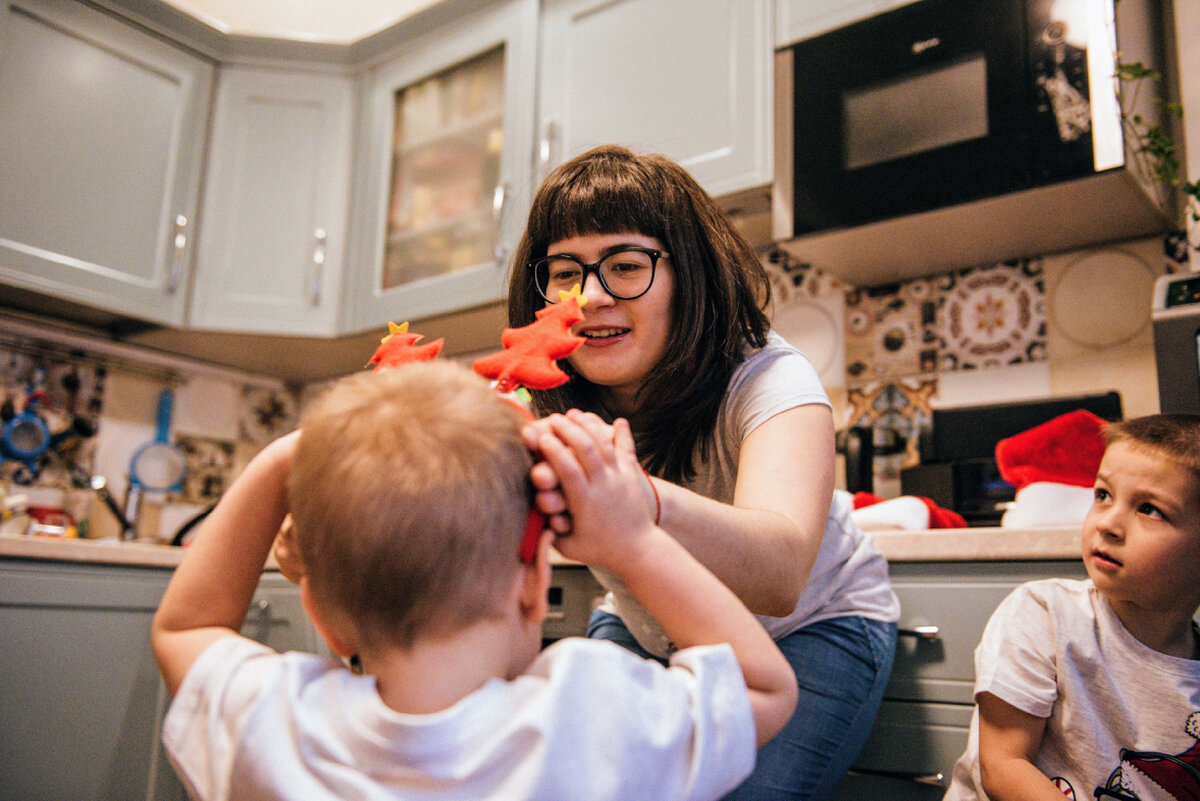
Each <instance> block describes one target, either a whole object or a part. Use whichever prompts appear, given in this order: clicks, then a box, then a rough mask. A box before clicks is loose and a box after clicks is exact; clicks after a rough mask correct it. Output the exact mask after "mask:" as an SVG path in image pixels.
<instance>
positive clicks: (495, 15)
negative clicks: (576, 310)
mask: <svg viewBox="0 0 1200 801" xmlns="http://www.w3.org/2000/svg"><path fill="white" fill-rule="evenodd" d="M537 25H538V7H537V2H536V0H500V1H499V2H492V3H489V4H486V5H484V6H483V7H481V8H476V9H475V10H474V11H472V12H471V13H468V14H466V15H465V16H463V17H461V18H460V19H457V20H454V21H453V22H452V23H449V22H448V23H446V24H443V25H441V26H439V27H438V28H436V29H434V30H431V31H428V32H426V33H424V34H423V35H421V36H418V37H416V38H414V39H413V40H411V41H409V42H406V43H405V44H404V46H403V48H402V49H401V51H400V52H397V53H395V54H394V55H392V56H391V57H390V58H385V59H382V60H381V61H379V63H377V64H374V65H372V66H371V68H370V69H369V71H368V73H367V76H366V79H365V80H366V83H365V90H364V97H363V111H362V115H361V130H360V133H359V144H358V152H359V154H360V156H361V157H360V159H359V162H358V164H357V170H356V173H355V184H354V185H355V190H354V194H355V201H356V204H355V206H354V210H353V212H352V216H353V218H354V220H355V228H354V235H353V236H352V238H351V249H350V256H349V258H350V261H351V263H352V265H353V268H352V274H351V275H350V276H348V280H349V286H348V290H347V291H348V293H349V295H348V298H347V306H346V308H347V320H348V321H349V324H348V326H347V328H349V329H358V330H364V329H367V328H372V327H377V326H381V325H384V324H385V323H387V322H388V321H390V320H392V321H396V322H400V321H403V320H419V319H422V318H425V317H430V316H433V315H438V314H442V313H445V312H449V311H455V310H460V309H467V308H471V307H474V306H481V305H484V304H487V303H493V302H495V301H497V300H499V299H500V298H502V297H503V296H504V294H505V291H506V287H505V282H504V279H505V273H506V268H507V255H508V253H510V252H511V250H512V247H513V244H514V243H515V242H516V239H517V237H518V236H519V235H520V232H521V230H522V228H523V226H524V223H525V215H526V212H527V209H528V202H529V191H530V187H531V184H532V177H531V159H532V155H531V154H532V147H533V123H534V111H533V103H534V84H535V81H536V75H537V72H536V69H537Z"/></svg>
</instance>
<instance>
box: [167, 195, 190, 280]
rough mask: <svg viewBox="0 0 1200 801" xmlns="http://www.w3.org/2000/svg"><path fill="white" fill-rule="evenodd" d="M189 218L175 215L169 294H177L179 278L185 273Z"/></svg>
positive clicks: (168, 278) (168, 276) (168, 274)
mask: <svg viewBox="0 0 1200 801" xmlns="http://www.w3.org/2000/svg"><path fill="white" fill-rule="evenodd" d="M187 224H188V218H187V217H186V216H184V215H182V214H176V215H175V230H174V233H173V234H172V236H171V246H172V256H171V269H170V270H168V271H167V285H166V289H167V294H168V295H173V294H175V290H176V289H178V288H179V278H180V276H182V275H183V254H184V252H185V251H186V250H187V243H188V238H187Z"/></svg>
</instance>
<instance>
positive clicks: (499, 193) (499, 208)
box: [492, 181, 508, 262]
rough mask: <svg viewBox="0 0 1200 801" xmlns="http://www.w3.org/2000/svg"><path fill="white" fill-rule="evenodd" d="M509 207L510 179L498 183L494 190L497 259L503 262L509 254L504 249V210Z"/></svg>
mask: <svg viewBox="0 0 1200 801" xmlns="http://www.w3.org/2000/svg"><path fill="white" fill-rule="evenodd" d="M507 208H508V181H501V182H500V183H498V184H496V188H495V190H493V192H492V225H494V226H495V228H496V250H495V256H496V261H498V262H503V261H504V259H505V257H506V256H507V255H508V254H507V252H506V251H505V249H504V211H505V209H507Z"/></svg>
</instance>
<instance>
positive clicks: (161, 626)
mask: <svg viewBox="0 0 1200 801" xmlns="http://www.w3.org/2000/svg"><path fill="white" fill-rule="evenodd" d="M297 436H298V433H292V434H288V435H287V436H284V437H281V438H280V439H277V440H275V441H274V442H272V443H271V444H270V445H268V446H267V447H266V448H264V449H263V450H262V451H261V452H260V453H259V454H258V455H257V456H255V457H254V459H253V460H251V462H250V464H249V465H248V466H247V467H246V469H245V470H244V471H243V472H242V474H241V475H240V476H238V478H237V480H236V481H235V482H234V483H233V486H231V487H230V488H229V491H228V492H226V493H225V495H224V496H223V497H222V498H221V501H220V503H218V504H217V506H216V508H215V509H213V511H212V513H211V514H210V515H209V516H208V518H207V519H205V521H204V522H203V523H202V524H201V529H200V531H199V533H198V534H197V536H196V538H195V540H194V542H193V543H192V545H191V546H190V547H189V549H188V553H187V555H186V556H185V557H184V558H183V561H182V562H181V563H180V565H179V567H178V568H176V569H175V574H174V576H172V578H171V583H170V584H168V585H167V591H166V593H165V594H164V595H163V599H162V602H161V603H160V604H159V607H158V612H157V613H156V614H155V616H154V623H153V625H152V627H151V631H150V641H151V644H152V645H153V647H154V656H155V659H157V661H158V667H159V670H160V671H161V672H162V675H163V680H164V681H165V682H166V685H167V689H169V690H170V691H171V692H172V693H174V692H175V691H176V690H177V689H178V688H179V685H180V684H181V683H182V682H183V678H184V676H186V675H187V671H188V669H189V668H191V666H192V663H193V662H195V661H196V658H197V657H199V656H200V654H201V652H202V651H203V650H204V649H205V648H206V647H208V645H209V644H210V643H212V642H213V641H214V640H216V639H218V638H220V637H229V636H237V635H238V631H239V629H241V626H242V623H243V621H244V620H245V617H246V610H247V609H249V607H250V601H251V599H252V598H253V596H254V591H255V589H256V588H257V587H258V580H259V577H260V575H261V574H262V569H263V565H264V564H265V562H266V559H267V554H268V553H269V552H270V549H271V543H272V542H273V541H274V539H275V533H276V532H277V531H278V530H279V526H280V523H281V522H282V521H283V518H284V515H285V514H287V486H286V485H287V475H288V471H289V469H290V467H291V461H292V454H293V453H294V452H295V447H296V438H297Z"/></svg>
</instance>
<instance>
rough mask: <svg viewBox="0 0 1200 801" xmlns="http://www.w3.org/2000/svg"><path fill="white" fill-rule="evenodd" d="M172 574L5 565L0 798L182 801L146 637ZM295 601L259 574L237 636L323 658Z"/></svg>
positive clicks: (0, 566)
mask: <svg viewBox="0 0 1200 801" xmlns="http://www.w3.org/2000/svg"><path fill="white" fill-rule="evenodd" d="M170 577H171V571H170V570H169V569H162V568H155V567H140V566H132V565H116V564H107V565H101V564H86V563H67V562H56V561H40V560H25V559H0V631H3V632H4V640H5V642H4V648H3V650H0V686H3V687H4V688H5V691H4V693H3V694H2V695H0V741H2V742H4V744H5V746H4V748H3V749H0V799H14V800H15V799H21V801H37V799H47V801H58V800H59V799H64V798H70V799H78V800H79V801H85V800H86V799H97V800H99V799H103V800H104V801H117V800H118V799H138V801H141V800H142V799H146V798H157V799H165V798H179V799H182V798H184V793H183V788H182V787H181V786H180V784H179V782H178V780H177V779H176V778H175V775H174V772H173V771H172V769H171V767H170V765H169V763H168V762H167V760H166V756H165V754H164V753H163V749H162V746H161V740H160V737H159V733H160V731H161V724H162V716H163V714H164V712H165V711H166V707H167V703H168V695H167V693H166V690H165V687H164V686H163V684H162V680H161V679H160V677H159V674H158V667H157V665H156V664H155V662H154V656H153V654H152V653H151V650H150V641H149V631H150V622H151V619H152V618H153V616H154V611H155V610H156V609H157V607H158V602H159V600H160V599H161V597H162V594H163V591H164V590H165V589H166V586H167V582H168V581H169V580H170ZM299 596H300V593H299V589H298V588H297V587H295V586H293V585H291V584H289V583H288V582H287V580H286V579H284V578H283V577H282V576H280V575H279V574H277V573H267V574H264V576H263V578H262V582H261V584H260V587H259V589H258V591H257V593H256V595H255V599H254V603H253V604H252V607H251V611H250V614H249V615H248V617H247V621H246V627H245V629H244V633H245V634H246V635H247V636H250V637H254V638H255V639H259V640H262V641H264V642H266V643H267V644H269V645H271V646H273V647H276V648H286V649H298V650H307V651H314V652H321V653H324V652H325V651H324V650H323V648H322V647H320V646H319V640H318V638H317V635H316V632H315V630H314V629H313V628H312V626H311V624H310V623H309V622H308V618H307V617H306V616H305V615H304V611H303V608H302V606H301V603H300V597H299ZM148 788H151V789H150V790H149V791H148Z"/></svg>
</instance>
